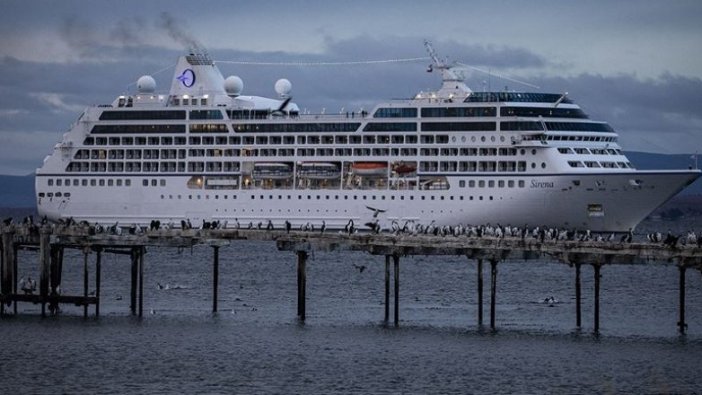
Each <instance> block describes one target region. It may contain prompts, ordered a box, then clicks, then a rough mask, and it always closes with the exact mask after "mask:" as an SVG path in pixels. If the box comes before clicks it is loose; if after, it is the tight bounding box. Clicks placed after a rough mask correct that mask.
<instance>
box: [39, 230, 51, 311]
mask: <svg viewBox="0 0 702 395" xmlns="http://www.w3.org/2000/svg"><path fill="white" fill-rule="evenodd" d="M39 232H40V233H39V267H40V269H41V272H40V275H39V294H40V295H41V316H42V317H46V301H47V298H48V296H49V282H50V281H49V280H50V277H51V245H50V244H49V237H50V235H51V228H49V227H48V226H42V227H41V228H40V229H39Z"/></svg>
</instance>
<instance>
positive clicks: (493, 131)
mask: <svg viewBox="0 0 702 395" xmlns="http://www.w3.org/2000/svg"><path fill="white" fill-rule="evenodd" d="M425 45H426V46H427V50H428V51H429V55H430V56H429V58H430V59H431V62H432V63H431V65H430V66H429V69H428V70H427V71H433V72H434V73H435V74H438V75H440V76H441V86H440V87H439V89H438V90H436V91H433V92H421V93H419V94H417V95H416V96H414V97H412V98H407V99H403V100H391V101H387V102H383V103H380V104H378V105H377V106H376V107H375V108H373V109H369V111H364V110H357V111H349V112H343V113H337V114H333V115H332V114H310V113H307V112H306V111H300V108H299V107H298V106H297V105H296V104H295V103H294V102H292V100H291V98H292V97H291V83H290V82H289V81H288V80H286V79H281V80H278V81H277V82H275V84H274V86H275V91H276V93H277V96H275V97H272V98H267V97H261V96H247V95H244V94H243V87H244V84H243V82H242V80H241V79H240V78H239V77H236V76H229V77H227V78H224V76H223V75H222V74H221V72H220V71H219V69H218V68H217V66H216V64H215V62H214V61H213V60H212V59H211V58H210V56H209V55H208V54H207V53H206V52H205V51H196V52H192V53H189V54H188V55H184V56H181V57H180V58H179V59H178V61H177V63H176V66H175V71H174V75H173V78H172V80H171V86H170V91H169V92H168V93H167V94H165V93H158V92H157V89H156V83H155V80H154V79H153V77H151V76H148V75H145V76H142V77H141V78H139V79H138V81H137V84H136V92H134V94H130V95H122V96H118V97H117V98H116V99H115V100H114V101H113V102H112V104H107V105H96V106H93V107H90V108H87V109H86V110H85V111H84V112H83V113H82V115H80V117H79V118H78V120H77V121H76V122H75V123H74V124H73V125H72V126H71V127H70V129H69V131H68V132H66V133H65V134H64V135H63V138H62V140H61V141H60V142H59V143H57V144H56V145H55V146H54V149H53V152H52V153H51V154H50V155H48V156H47V157H46V158H45V159H44V162H43V165H42V166H41V167H40V168H38V169H37V171H36V198H37V207H38V212H39V214H40V215H41V216H46V217H47V218H48V219H49V220H52V221H59V220H60V219H65V218H73V219H74V220H76V221H87V222H89V223H91V224H93V223H97V224H103V225H114V224H119V226H125V227H126V226H134V225H137V226H147V225H148V224H150V223H151V221H153V220H158V221H160V223H161V224H171V226H175V227H180V226H181V224H182V223H184V222H186V221H187V222H190V223H191V224H193V225H194V226H198V225H199V224H201V223H203V222H204V221H207V222H209V221H218V222H219V223H220V224H222V225H223V226H227V227H235V226H241V227H246V226H248V227H251V226H261V224H263V226H269V224H270V225H273V226H274V227H276V228H281V227H283V226H292V227H300V226H305V225H306V226H316V227H317V228H319V227H320V226H322V225H324V226H325V227H326V228H328V229H333V228H337V229H340V228H344V227H345V226H346V225H347V224H349V223H350V221H354V223H355V224H356V227H357V228H363V225H361V224H364V223H367V222H373V223H376V224H378V225H379V226H380V227H382V228H388V227H390V225H391V224H392V223H393V222H395V223H400V224H402V223H406V222H411V223H414V224H423V225H424V226H427V225H429V224H435V225H437V226H440V225H458V224H461V225H484V224H493V225H497V224H500V225H502V226H507V225H511V226H520V227H521V226H525V225H526V226H529V227H535V226H549V227H559V228H568V229H589V230H592V231H606V232H626V231H629V230H631V229H633V228H635V227H636V225H637V224H638V223H639V222H640V221H641V220H643V219H644V218H645V217H646V216H647V215H648V214H649V213H651V212H652V211H653V210H654V209H655V208H657V207H658V206H660V205H661V204H663V203H664V202H665V201H667V200H668V199H669V198H671V197H672V196H673V195H675V194H676V193H678V192H679V191H680V190H682V189H683V188H684V187H685V186H687V185H689V184H690V183H692V182H693V181H694V180H696V179H697V178H698V177H699V176H700V171H699V170H696V169H694V170H692V169H690V170H679V171H677V170H675V171H664V170H656V171H649V170H646V171H641V170H636V169H635V168H634V166H633V165H632V163H630V161H629V160H628V159H627V157H626V155H625V154H624V153H623V152H622V151H621V147H620V146H619V144H618V140H617V138H618V135H617V133H616V132H615V130H613V128H612V127H611V126H610V125H608V124H607V123H606V122H603V121H596V120H593V119H590V117H589V116H588V115H586V113H585V112H583V110H582V109H581V108H580V107H579V106H578V105H577V104H575V103H574V102H573V101H572V100H571V98H570V97H568V95H567V94H562V93H539V92H516V91H499V92H477V91H472V90H471V89H470V88H469V87H468V86H467V85H466V83H465V81H464V79H463V78H462V76H461V74H460V73H459V72H458V71H457V69H456V66H455V64H449V63H448V62H447V61H445V60H443V59H441V58H439V57H438V56H437V54H436V53H435V51H434V50H433V48H432V47H431V44H429V43H425ZM288 224H289V225H288Z"/></svg>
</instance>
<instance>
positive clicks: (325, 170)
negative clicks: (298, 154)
mask: <svg viewBox="0 0 702 395" xmlns="http://www.w3.org/2000/svg"><path fill="white" fill-rule="evenodd" d="M297 171H298V175H299V177H304V178H309V179H315V180H329V179H333V178H339V177H340V176H341V172H340V171H339V166H338V165H336V164H334V163H324V162H307V163H301V164H299V165H298V167H297Z"/></svg>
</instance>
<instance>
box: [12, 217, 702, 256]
mask: <svg viewBox="0 0 702 395" xmlns="http://www.w3.org/2000/svg"><path fill="white" fill-rule="evenodd" d="M2 223H3V225H4V226H5V227H7V226H10V225H12V224H14V221H13V218H11V217H10V218H6V219H4V220H3V221H2ZM48 223H49V221H48V220H47V218H46V217H44V218H42V219H41V221H40V223H39V224H36V223H35V222H34V219H33V217H32V216H28V217H25V218H24V219H23V220H22V221H21V224H22V225H24V226H27V227H28V228H29V230H30V233H34V232H36V233H38V231H39V227H40V226H41V225H46V224H48ZM230 225H231V226H230ZM55 226H59V227H82V228H87V229H88V233H89V234H100V233H106V234H111V235H122V234H123V232H126V233H127V234H130V235H138V234H144V233H145V232H147V231H155V230H160V229H178V226H177V225H176V224H174V223H172V222H169V223H166V224H162V223H161V221H159V220H152V221H151V222H150V224H149V226H148V227H145V226H139V225H137V224H131V225H123V224H120V223H119V222H115V223H114V224H113V225H110V226H104V225H101V224H99V223H95V224H92V225H91V224H90V223H88V222H87V221H79V222H76V221H75V220H74V219H73V218H66V219H60V220H59V221H58V224H56V225H55ZM364 227H365V228H361V229H359V228H358V227H357V226H356V224H355V222H354V221H353V219H350V220H349V221H348V222H347V223H346V225H345V226H344V229H343V231H341V230H340V231H339V233H346V234H349V235H353V234H356V233H358V232H359V230H367V231H368V232H370V233H371V234H380V233H381V232H387V233H390V234H392V235H396V236H400V235H411V236H420V235H427V236H437V237H450V236H451V237H470V238H483V237H485V238H497V239H501V238H512V239H515V238H521V239H522V240H524V239H527V238H530V239H537V240H539V241H540V242H546V241H582V242H609V243H614V242H618V243H620V244H624V243H631V242H632V241H633V238H634V234H633V232H632V230H631V229H629V231H628V232H626V233H624V234H620V235H616V234H615V233H606V234H603V233H594V232H591V231H589V230H585V231H580V230H575V229H563V228H553V227H547V226H536V227H528V226H526V225H525V226H523V227H518V226H510V225H506V226H502V225H500V224H496V225H491V224H486V225H461V224H458V225H455V226H449V225H437V224H436V222H435V221H431V222H430V223H429V224H428V225H423V224H421V223H418V222H416V221H415V220H406V221H403V222H402V223H400V221H397V220H393V221H392V222H391V224H390V227H389V228H383V227H382V226H381V223H380V221H379V219H378V218H377V213H376V214H375V215H373V220H371V221H369V222H366V223H364ZM227 228H233V229H248V230H268V231H271V230H275V229H276V228H275V225H274V224H273V221H271V220H268V221H267V222H266V223H265V224H264V222H263V221H259V222H257V223H256V224H254V223H253V222H252V221H250V222H248V224H246V225H245V226H242V224H241V223H240V222H239V220H238V219H237V218H235V219H234V223H233V224H229V223H228V222H227V221H216V220H215V221H205V220H202V223H201V224H200V225H199V226H198V227H194V226H193V224H192V223H191V222H190V220H189V219H187V220H182V221H180V229H227ZM292 228H293V225H292V223H291V222H290V221H287V220H286V221H285V223H284V229H285V231H286V232H287V233H289V232H290V231H291V230H292ZM298 229H299V231H301V232H320V233H321V234H324V233H325V232H326V231H327V224H326V222H325V221H322V222H321V224H318V226H315V224H314V223H312V222H306V223H304V224H301V225H299V228H298ZM646 240H647V241H648V242H650V243H653V244H662V245H665V246H667V247H670V248H676V247H678V246H681V245H682V246H697V247H702V237H698V236H697V234H696V233H695V232H694V231H693V230H690V231H688V232H687V233H686V234H683V235H676V234H673V233H672V232H671V231H668V232H667V233H666V234H663V233H661V232H654V233H649V234H646Z"/></svg>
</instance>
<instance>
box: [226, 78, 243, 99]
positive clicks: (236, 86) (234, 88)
mask: <svg viewBox="0 0 702 395" xmlns="http://www.w3.org/2000/svg"><path fill="white" fill-rule="evenodd" d="M224 90H225V91H227V94H228V95H237V96H238V95H240V94H241V91H243V90H244V81H242V80H241V78H239V77H237V76H235V75H231V76H229V77H227V79H226V80H224Z"/></svg>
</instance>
